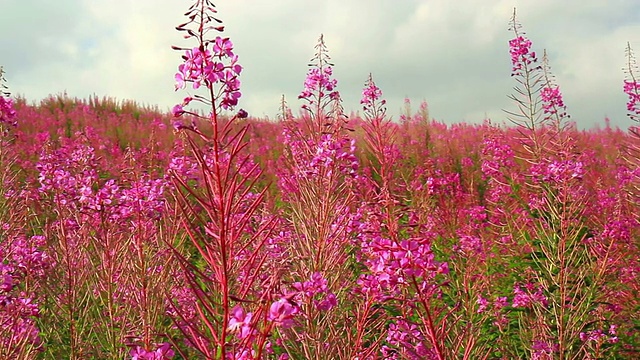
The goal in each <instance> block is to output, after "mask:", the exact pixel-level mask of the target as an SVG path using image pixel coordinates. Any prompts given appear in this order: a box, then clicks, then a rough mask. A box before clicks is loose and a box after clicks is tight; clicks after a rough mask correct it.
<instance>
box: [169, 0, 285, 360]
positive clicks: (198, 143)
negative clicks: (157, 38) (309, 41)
mask: <svg viewBox="0 0 640 360" xmlns="http://www.w3.org/2000/svg"><path fill="white" fill-rule="evenodd" d="M216 12H217V11H216V9H215V5H213V3H212V2H211V1H209V0H197V1H194V3H193V5H192V6H191V7H190V8H189V11H187V13H186V14H185V16H186V17H187V18H189V21H188V22H187V23H185V24H182V25H180V26H178V27H177V29H178V30H179V31H182V32H185V33H186V36H185V37H186V38H187V39H193V40H195V42H196V43H197V46H196V47H193V48H181V47H174V48H175V49H178V50H181V51H185V53H184V56H183V60H184V62H183V63H182V64H181V65H180V66H179V67H178V73H177V74H176V76H175V79H176V89H181V88H184V87H186V85H187V84H191V85H192V88H193V89H194V90H198V89H202V90H203V91H204V92H205V93H206V95H204V96H202V95H198V94H196V95H193V96H188V97H186V98H185V99H184V100H183V102H182V103H181V104H178V105H176V106H175V107H174V111H173V112H174V115H175V116H176V117H187V116H190V117H191V118H192V122H191V124H188V125H185V124H183V123H179V122H178V123H176V126H175V127H176V129H178V130H180V131H182V133H183V136H184V138H185V139H186V142H187V144H188V145H189V148H190V152H191V155H190V158H191V159H192V160H191V161H192V162H193V164H195V166H196V168H197V169H198V171H197V172H196V173H195V174H193V175H194V176H193V177H191V176H184V174H182V173H181V171H179V169H178V168H175V169H173V170H172V171H171V175H172V178H173V181H174V184H175V186H176V187H177V190H178V200H179V204H180V207H181V210H182V219H181V223H182V224H183V225H184V230H185V231H186V234H187V236H188V238H189V240H190V241H189V244H187V245H186V246H185V249H183V250H181V249H175V250H176V254H177V257H178V259H179V262H180V264H181V266H180V267H181V269H182V273H183V274H182V275H181V277H182V278H183V279H184V281H185V286H184V287H183V288H176V289H173V290H172V293H173V294H176V293H181V294H182V295H180V296H181V298H185V299H190V300H189V301H186V302H184V301H182V302H181V301H180V300H179V298H176V297H175V296H173V295H172V297H173V301H172V302H171V306H172V310H171V314H172V316H173V318H174V321H175V324H176V327H177V328H178V329H179V330H180V331H181V332H182V334H183V335H184V336H185V338H186V340H187V344H188V345H189V346H190V347H191V348H192V349H194V350H195V351H197V353H199V354H200V355H201V356H204V357H205V358H207V359H237V358H260V357H262V356H263V354H264V353H265V351H266V346H267V343H268V342H267V340H268V338H269V336H270V335H271V333H272V331H273V330H274V329H275V327H276V326H277V324H276V322H274V319H272V318H269V317H268V315H267V314H269V308H270V306H271V303H273V302H276V301H278V300H279V299H274V300H271V297H272V292H273V287H274V286H276V282H275V280H274V278H272V277H270V276H265V274H267V271H265V268H264V267H265V264H266V262H267V257H268V253H267V252H265V251H264V245H265V244H266V242H267V240H268V238H269V237H270V236H271V232H272V229H273V226H274V221H275V218H272V217H271V218H270V217H266V216H262V214H261V213H262V207H263V200H264V197H265V193H266V189H262V190H260V189H257V185H256V184H257V181H258V179H259V178H260V177H261V174H262V171H261V170H260V169H259V167H258V165H257V164H256V163H254V162H253V161H252V160H251V158H250V156H248V155H246V154H245V148H246V146H247V141H248V140H247V139H246V135H247V130H248V129H247V127H246V126H241V125H240V124H238V119H240V118H244V117H246V116H247V113H246V112H245V111H244V110H240V111H239V112H238V113H237V114H236V115H235V116H232V117H230V118H229V117H223V116H222V115H221V112H222V111H224V110H231V109H233V107H235V106H236V105H237V103H238V99H239V98H240V95H241V93H240V90H239V86H240V82H239V79H238V75H239V74H240V72H241V70H242V67H241V66H240V65H239V64H238V57H237V55H236V54H235V53H234V51H233V44H232V43H231V41H230V40H229V39H228V38H223V37H220V36H215V37H213V36H212V35H211V34H210V32H221V31H222V30H223V27H222V26H221V25H220V23H221V21H220V20H219V19H218V18H217V17H216ZM191 101H198V102H200V103H203V104H205V105H207V106H209V107H210V108H211V112H210V113H209V114H208V115H206V116H202V115H199V114H197V113H196V112H194V111H189V110H188V109H187V108H186V107H187V106H188V105H189V103H190V102H191ZM193 118H196V119H197V120H204V121H205V124H204V126H203V129H210V130H200V128H199V125H198V124H197V123H196V122H193ZM176 160H177V159H176ZM178 350H179V351H180V352H181V353H182V355H183V356H184V357H188V355H187V354H188V350H181V349H178Z"/></svg>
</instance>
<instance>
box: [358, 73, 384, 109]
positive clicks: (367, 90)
mask: <svg viewBox="0 0 640 360" xmlns="http://www.w3.org/2000/svg"><path fill="white" fill-rule="evenodd" d="M381 97H382V90H380V88H379V87H377V86H376V83H375V82H374V81H373V79H372V78H371V77H369V79H368V80H367V82H366V83H365V85H364V89H362V100H360V104H362V105H364V106H363V108H364V110H365V111H367V109H370V108H373V107H374V106H375V105H376V102H377V101H378V100H380V98H381ZM380 104H381V105H384V104H386V100H384V99H382V100H380Z"/></svg>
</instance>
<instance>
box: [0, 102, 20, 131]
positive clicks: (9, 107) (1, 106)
mask: <svg viewBox="0 0 640 360" xmlns="http://www.w3.org/2000/svg"><path fill="white" fill-rule="evenodd" d="M16 116H17V114H16V111H15V110H14V109H13V99H11V98H9V97H4V96H2V95H0V124H7V125H11V126H16V125H17V124H18V123H17V121H16Z"/></svg>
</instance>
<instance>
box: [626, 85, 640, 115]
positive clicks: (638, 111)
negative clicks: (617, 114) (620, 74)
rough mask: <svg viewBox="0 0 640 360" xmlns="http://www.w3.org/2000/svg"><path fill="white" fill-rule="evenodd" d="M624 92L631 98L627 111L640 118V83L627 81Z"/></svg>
mask: <svg viewBox="0 0 640 360" xmlns="http://www.w3.org/2000/svg"><path fill="white" fill-rule="evenodd" d="M623 90H624V93H625V94H627V96H628V97H629V101H627V111H629V115H631V116H634V117H637V116H640V82H638V81H634V80H625V81H624V86H623Z"/></svg>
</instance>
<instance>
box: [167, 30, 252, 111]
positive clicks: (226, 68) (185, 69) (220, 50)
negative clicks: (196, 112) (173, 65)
mask: <svg viewBox="0 0 640 360" xmlns="http://www.w3.org/2000/svg"><path fill="white" fill-rule="evenodd" d="M183 59H184V63H183V64H181V65H180V66H178V72H177V73H176V76H175V79H176V89H183V88H185V86H186V83H189V82H190V83H192V84H193V88H194V89H198V88H200V87H201V86H204V87H207V88H211V89H213V87H214V84H221V86H220V91H219V93H218V94H217V96H219V101H220V102H219V105H220V106H221V107H222V108H223V109H231V108H233V107H234V106H236V105H237V104H238V99H239V98H240V96H241V93H240V80H239V79H238V76H239V75H240V73H241V72H242V66H241V65H240V64H238V56H237V55H235V54H234V52H233V44H232V43H231V40H229V39H228V38H222V37H220V36H218V37H216V39H215V41H214V42H213V47H212V49H211V50H209V49H201V48H200V47H195V48H193V49H191V50H186V51H185V55H184V56H183ZM187 99H188V100H187ZM187 99H185V101H184V103H183V104H181V105H178V106H177V107H175V108H174V114H176V115H179V114H180V112H181V111H183V110H182V108H183V107H184V106H186V105H187V104H188V103H189V102H190V101H191V100H192V99H191V98H187Z"/></svg>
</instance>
